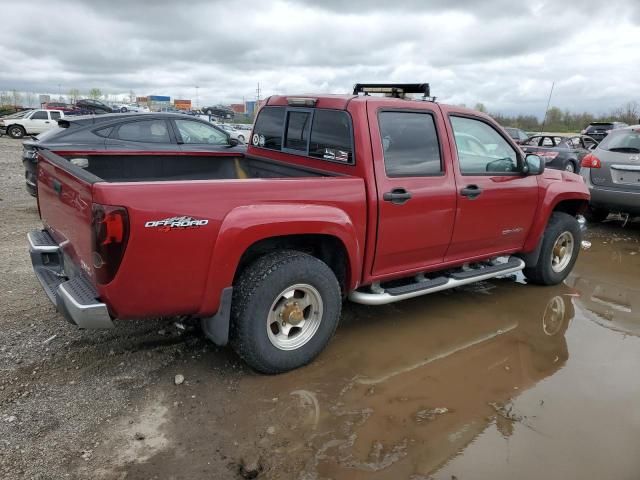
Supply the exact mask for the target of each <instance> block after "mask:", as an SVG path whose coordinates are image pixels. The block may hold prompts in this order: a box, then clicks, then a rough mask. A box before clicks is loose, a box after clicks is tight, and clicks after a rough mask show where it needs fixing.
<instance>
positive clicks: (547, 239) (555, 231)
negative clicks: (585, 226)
mask: <svg viewBox="0 0 640 480" xmlns="http://www.w3.org/2000/svg"><path fill="white" fill-rule="evenodd" d="M567 232H568V233H570V234H571V235H572V236H573V251H572V255H571V259H570V260H569V262H568V263H567V264H566V265H565V266H564V268H562V270H561V271H556V270H554V269H553V268H552V257H553V249H554V245H555V243H556V240H557V239H558V238H559V237H560V236H561V235H563V234H564V233H567ZM581 240H582V232H581V231H580V224H579V223H578V221H577V220H576V219H575V217H573V216H571V215H569V214H567V213H563V212H553V213H552V214H551V218H549V223H548V224H547V228H546V230H545V231H544V235H543V237H542V247H541V249H540V256H539V257H538V262H537V263H536V264H535V265H534V266H532V267H527V268H525V269H524V271H523V273H524V276H525V277H527V280H529V282H531V283H535V284H538V285H557V284H559V283H561V282H562V281H563V280H564V279H565V278H567V275H569V273H570V272H571V270H572V269H573V266H574V265H575V263H576V260H577V259H578V253H579V252H580V243H581Z"/></svg>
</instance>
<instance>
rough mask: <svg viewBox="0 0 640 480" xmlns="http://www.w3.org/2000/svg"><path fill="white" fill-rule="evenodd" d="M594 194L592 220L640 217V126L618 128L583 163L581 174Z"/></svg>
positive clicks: (592, 196)
mask: <svg viewBox="0 0 640 480" xmlns="http://www.w3.org/2000/svg"><path fill="white" fill-rule="evenodd" d="M580 174H581V175H582V177H583V178H584V180H585V183H586V184H587V186H588V187H589V191H590V193H591V201H590V209H591V211H590V212H589V213H590V217H591V219H592V220H593V221H601V220H604V219H605V218H606V217H607V215H608V214H609V213H627V214H630V215H634V216H635V215H640V125H634V126H631V127H626V128H622V129H616V130H612V131H611V132H609V134H608V135H607V136H606V137H605V138H604V140H602V142H601V143H600V144H599V145H598V146H597V147H596V148H595V149H594V150H593V151H592V152H591V153H590V154H589V155H587V156H586V157H584V159H583V160H582V170H581V172H580Z"/></svg>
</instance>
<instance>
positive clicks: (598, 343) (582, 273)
mask: <svg viewBox="0 0 640 480" xmlns="http://www.w3.org/2000/svg"><path fill="white" fill-rule="evenodd" d="M587 240H588V241H589V242H591V246H590V248H589V249H588V250H584V251H582V253H581V257H580V260H579V262H578V265H577V266H576V268H575V271H574V273H573V274H572V275H571V277H570V278H569V279H568V281H567V282H566V284H563V285H560V286H557V287H536V286H529V285H526V284H524V282H523V280H522V278H521V277H520V278H515V281H514V278H510V279H499V280H494V281H490V282H485V283H482V284H478V285H472V286H470V287H467V288H461V289H458V290H456V291H451V292H443V293H441V294H435V295H431V296H428V297H423V298H418V299H414V300H410V301H406V302H403V303H398V304H395V305H389V306H386V307H364V306H357V305H352V304H351V305H347V306H346V308H345V314H344V319H343V323H342V325H341V327H340V328H339V329H338V332H337V334H336V337H335V338H334V339H333V341H332V343H331V344H330V346H329V348H328V349H327V351H325V353H323V354H322V355H321V357H320V358H319V359H318V360H317V361H316V362H315V363H313V364H312V365H310V366H308V367H306V368H303V369H300V370H298V371H295V372H291V373H288V374H285V375H280V376H275V377H267V376H259V375H256V374H253V373H251V372H249V371H248V370H246V369H241V370H240V372H238V373H236V375H235V376H234V377H233V378H234V380H233V388H231V389H227V390H226V393H225V391H224V389H225V388H227V387H226V386H223V385H219V384H216V383H213V382H209V381H207V380H208V377H209V376H210V375H211V374H210V369H211V368H212V365H214V364H216V362H218V361H219V359H220V356H223V357H224V356H226V357H228V358H230V360H229V362H231V363H233V362H234V360H233V358H231V357H232V355H231V354H229V353H228V352H224V351H209V352H207V353H205V354H204V355H203V356H202V357H200V358H198V359H194V360H192V361H190V362H189V363H187V364H184V365H183V366H181V367H180V368H181V369H182V370H180V372H182V373H185V375H186V376H187V382H186V383H185V385H184V386H182V387H181V388H180V389H176V388H173V387H172V389H171V393H170V394H169V395H167V401H166V403H167V406H168V407H169V408H168V413H167V414H166V415H165V418H164V420H163V422H164V424H163V425H164V426H163V428H164V436H165V438H166V440H167V442H168V445H169V446H168V447H167V448H166V449H165V450H164V451H162V452H160V453H157V454H156V455H154V456H152V457H151V458H149V459H148V460H147V461H146V462H145V463H137V464H129V465H127V466H125V467H124V468H123V469H122V470H121V471H122V472H126V473H128V474H129V475H128V476H126V478H153V477H154V476H155V477H156V478H237V477H239V476H240V474H238V473H237V472H238V471H240V470H241V468H242V467H241V464H242V463H243V462H244V463H245V464H246V463H254V466H255V465H257V468H256V470H255V473H257V474H258V478H273V479H276V478H278V479H280V478H283V479H288V478H292V479H294V478H295V479H298V478H300V479H329V478H331V479H336V480H339V479H349V480H358V479H413V480H419V479H427V478H429V479H431V478H433V479H447V480H449V479H452V478H457V479H460V480H463V479H492V480H494V479H513V478H518V479H529V478H530V479H538V478H545V479H567V478H608V479H632V478H640V374H639V373H638V372H639V368H640V228H639V227H638V226H637V225H636V226H631V227H627V228H625V229H622V228H620V225H618V224H615V223H612V224H605V225H603V226H602V227H597V228H595V229H592V230H590V231H589V233H588V236H587ZM226 357H225V358H226ZM177 371H178V370H176V372H177ZM170 373H172V374H173V373H174V372H170ZM221 391H222V393H224V394H221ZM196 402H197V403H196ZM155 408H157V406H156V407H155ZM214 438H216V439H218V440H219V439H220V438H224V442H223V443H224V447H223V448H222V450H221V451H217V452H212V451H211V447H210V444H211V442H212V439H214ZM178 452H180V453H178ZM214 456H216V458H218V459H219V458H222V459H224V460H225V465H226V467H225V468H226V470H225V471H224V473H220V471H218V472H217V474H214V472H212V471H211V470H208V469H207V465H211V463H210V461H211V460H212V458H213V457H214ZM208 462H209V463H208ZM200 475H202V476H200ZM211 475H213V476H211ZM245 475H248V474H247V473H246V472H245ZM248 476H249V475H248ZM122 478H125V477H122Z"/></svg>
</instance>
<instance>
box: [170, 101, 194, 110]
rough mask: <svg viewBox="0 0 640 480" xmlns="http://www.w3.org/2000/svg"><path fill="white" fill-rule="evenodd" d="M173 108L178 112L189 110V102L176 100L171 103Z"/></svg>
mask: <svg viewBox="0 0 640 480" xmlns="http://www.w3.org/2000/svg"><path fill="white" fill-rule="evenodd" d="M173 106H174V107H176V108H177V109H178V110H191V100H178V99H175V100H174V101H173Z"/></svg>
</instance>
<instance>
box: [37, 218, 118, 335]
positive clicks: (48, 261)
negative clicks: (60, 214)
mask: <svg viewBox="0 0 640 480" xmlns="http://www.w3.org/2000/svg"><path fill="white" fill-rule="evenodd" d="M27 238H28V240H29V254H30V256H31V263H32V264H33V271H34V273H35V274H36V277H37V278H38V281H39V282H40V285H42V288H43V289H44V292H45V293H46V294H47V297H49V300H51V302H52V303H53V304H54V305H55V306H56V308H57V310H58V311H59V312H60V313H62V315H64V317H65V318H66V319H67V320H68V321H70V322H71V323H73V324H75V325H77V326H78V327H80V328H113V321H112V319H111V316H110V315H109V310H108V309H107V306H106V304H104V303H102V302H100V301H99V300H97V297H98V294H97V292H96V291H95V289H94V288H93V285H91V283H90V282H89V281H88V280H87V279H86V278H85V277H84V276H83V275H81V274H80V275H74V276H72V278H69V276H68V275H69V272H67V271H65V268H64V257H63V255H62V252H61V249H60V246H59V245H58V244H57V243H56V242H55V241H54V240H53V238H51V236H50V235H49V234H48V233H47V232H46V231H44V230H34V231H32V232H29V234H28V235H27ZM68 270H70V269H68Z"/></svg>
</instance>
